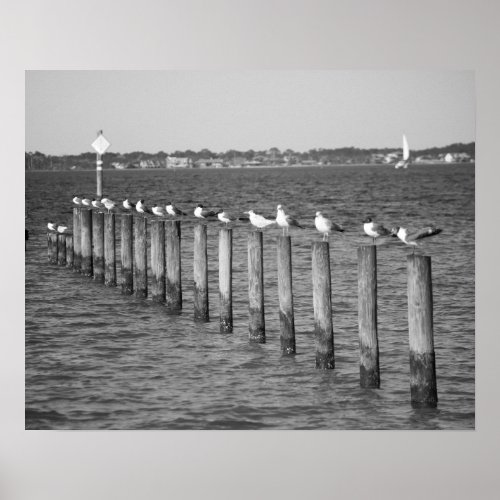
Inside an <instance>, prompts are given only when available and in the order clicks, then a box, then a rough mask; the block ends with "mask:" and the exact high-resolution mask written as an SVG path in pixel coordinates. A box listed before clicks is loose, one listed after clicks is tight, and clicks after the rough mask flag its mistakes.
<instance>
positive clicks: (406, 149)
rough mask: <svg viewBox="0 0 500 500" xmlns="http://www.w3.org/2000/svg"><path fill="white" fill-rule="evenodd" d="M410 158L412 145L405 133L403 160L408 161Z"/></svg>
mask: <svg viewBox="0 0 500 500" xmlns="http://www.w3.org/2000/svg"><path fill="white" fill-rule="evenodd" d="M409 158H410V147H409V146H408V141H407V140H406V135H404V134H403V160H404V161H407V160H408V159H409Z"/></svg>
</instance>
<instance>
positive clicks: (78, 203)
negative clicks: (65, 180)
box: [73, 194, 82, 205]
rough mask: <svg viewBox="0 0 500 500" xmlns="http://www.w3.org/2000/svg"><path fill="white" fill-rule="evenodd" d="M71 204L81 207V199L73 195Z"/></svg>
mask: <svg viewBox="0 0 500 500" xmlns="http://www.w3.org/2000/svg"><path fill="white" fill-rule="evenodd" d="M73 203H74V204H75V205H81V204H82V198H81V196H78V195H77V194H75V195H74V196H73Z"/></svg>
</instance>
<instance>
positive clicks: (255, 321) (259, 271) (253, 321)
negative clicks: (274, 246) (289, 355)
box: [248, 231, 266, 344]
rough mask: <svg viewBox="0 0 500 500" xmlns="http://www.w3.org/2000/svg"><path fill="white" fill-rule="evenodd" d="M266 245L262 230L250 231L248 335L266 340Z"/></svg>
mask: <svg viewBox="0 0 500 500" xmlns="http://www.w3.org/2000/svg"><path fill="white" fill-rule="evenodd" d="M263 254H264V247H263V236H262V231H250V232H249V233H248V337H249V340H250V342H256V343H259V344H264V343H265V342H266V326H265V317H264V258H263Z"/></svg>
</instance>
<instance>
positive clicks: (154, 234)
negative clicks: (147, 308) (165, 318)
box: [151, 220, 165, 303]
mask: <svg viewBox="0 0 500 500" xmlns="http://www.w3.org/2000/svg"><path fill="white" fill-rule="evenodd" d="M151 273H152V275H153V276H152V283H151V298H152V299H153V301H154V302H161V303H163V302H165V223H164V222H163V221H161V220H153V221H152V222H151Z"/></svg>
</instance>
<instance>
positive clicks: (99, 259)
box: [92, 211, 104, 283]
mask: <svg viewBox="0 0 500 500" xmlns="http://www.w3.org/2000/svg"><path fill="white" fill-rule="evenodd" d="M92 250H93V252H92V266H93V272H94V280H95V281H97V282H98V283H104V214H103V213H102V212H97V211H92Z"/></svg>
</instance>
